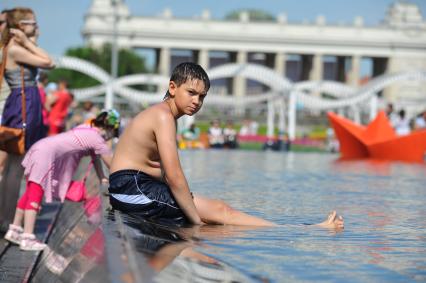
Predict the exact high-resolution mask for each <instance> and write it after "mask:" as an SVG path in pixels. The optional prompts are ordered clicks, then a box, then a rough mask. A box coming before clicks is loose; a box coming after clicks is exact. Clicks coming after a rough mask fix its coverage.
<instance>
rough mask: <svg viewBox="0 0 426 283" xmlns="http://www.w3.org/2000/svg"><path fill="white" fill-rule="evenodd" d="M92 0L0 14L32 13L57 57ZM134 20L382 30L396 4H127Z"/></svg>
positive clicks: (72, 42)
mask: <svg viewBox="0 0 426 283" xmlns="http://www.w3.org/2000/svg"><path fill="white" fill-rule="evenodd" d="M91 2H92V1H91V0H2V1H0V9H1V10H3V9H7V8H12V7H17V6H25V7H30V8H32V9H33V10H34V11H35V13H36V17H37V21H38V23H39V26H40V31H41V35H40V38H39V45H40V46H41V47H42V48H43V49H45V50H47V51H48V52H49V53H50V54H52V55H63V54H64V52H65V51H66V49H67V48H70V47H76V46H82V45H83V44H84V42H83V38H82V36H81V29H82V27H83V24H84V15H85V14H86V12H87V11H88V9H89V7H90V5H91ZM124 2H125V3H126V5H127V6H128V7H129V9H130V13H131V14H132V15H137V16H157V15H159V14H161V13H162V12H163V11H164V9H166V8H169V9H171V11H172V13H173V15H174V16H175V17H184V18H191V17H194V16H197V15H200V14H201V13H202V11H203V10H206V9H208V10H210V14H211V16H212V18H214V19H222V18H224V16H225V15H226V14H228V13H229V12H231V11H234V10H237V9H243V8H244V9H245V8H248V9H261V10H264V11H266V12H269V13H270V14H272V15H275V16H276V15H278V14H280V13H286V14H287V18H288V21H289V22H290V23H291V22H293V23H297V22H299V23H301V22H304V21H309V22H314V21H315V19H316V17H317V16H318V15H323V16H325V17H326V21H327V23H330V24H340V23H345V24H351V23H352V22H353V19H354V18H355V17H356V16H362V17H363V18H364V24H365V25H369V26H370V25H373V26H374V25H377V24H379V23H380V22H381V21H382V20H383V19H384V17H385V14H386V11H387V9H388V7H389V6H390V5H391V4H392V3H393V2H395V0H355V1H354V0H298V1H295V0H198V1H192V0H180V1H176V0H124ZM408 2H410V3H414V4H416V5H418V6H419V7H420V10H421V11H422V14H423V18H425V13H426V0H410V1H408Z"/></svg>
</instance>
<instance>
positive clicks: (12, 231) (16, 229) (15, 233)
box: [4, 224, 24, 245]
mask: <svg viewBox="0 0 426 283" xmlns="http://www.w3.org/2000/svg"><path fill="white" fill-rule="evenodd" d="M23 232H24V229H22V227H20V226H16V225H13V224H9V230H7V232H6V235H5V236H4V239H5V240H7V241H9V242H11V243H13V244H16V245H20V244H21V240H22V233H23Z"/></svg>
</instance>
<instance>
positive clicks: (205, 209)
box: [194, 195, 277, 226]
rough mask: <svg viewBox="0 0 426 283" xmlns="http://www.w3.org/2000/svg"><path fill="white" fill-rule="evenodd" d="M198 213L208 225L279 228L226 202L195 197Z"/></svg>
mask: <svg viewBox="0 0 426 283" xmlns="http://www.w3.org/2000/svg"><path fill="white" fill-rule="evenodd" d="M194 203H195V207H196V208H197V212H198V214H199V215H200V218H201V220H202V221H203V222H205V223H207V224H223V225H226V224H228V225H251V226H277V224H275V223H273V222H270V221H267V220H264V219H261V218H258V217H255V216H251V215H248V214H246V213H244V212H241V211H238V210H235V209H233V208H232V207H230V206H229V205H228V204H226V203H225V202H224V201H221V200H215V199H209V198H206V197H202V196H199V195H194Z"/></svg>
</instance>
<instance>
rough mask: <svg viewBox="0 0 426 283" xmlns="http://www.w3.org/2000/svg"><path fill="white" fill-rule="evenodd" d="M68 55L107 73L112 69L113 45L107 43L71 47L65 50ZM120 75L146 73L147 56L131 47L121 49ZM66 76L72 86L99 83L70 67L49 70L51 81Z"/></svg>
mask: <svg viewBox="0 0 426 283" xmlns="http://www.w3.org/2000/svg"><path fill="white" fill-rule="evenodd" d="M65 55H66V56H71V57H77V58H80V59H83V60H87V61H89V62H92V63H94V64H96V65H98V66H99V67H101V68H102V69H104V70H105V71H106V72H107V73H110V70H111V45H110V44H105V45H104V46H103V47H101V48H99V49H95V48H92V47H76V48H70V49H68V50H67V51H66V52H65ZM118 56H119V57H118V58H119V64H118V76H119V77H120V76H124V75H129V74H137V73H146V72H147V69H146V65H145V58H143V57H140V56H139V55H138V54H137V53H136V52H134V51H133V50H130V49H120V50H119V55H118ZM61 78H64V79H66V80H67V81H68V82H69V86H70V88H85V87H91V86H95V85H98V84H99V81H97V80H96V79H94V78H92V77H90V76H87V75H85V74H82V73H80V72H76V71H73V70H69V69H62V68H58V69H54V70H52V71H50V72H49V80H50V81H58V80H59V79H61Z"/></svg>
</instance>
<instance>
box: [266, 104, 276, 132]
mask: <svg viewBox="0 0 426 283" xmlns="http://www.w3.org/2000/svg"><path fill="white" fill-rule="evenodd" d="M274 104H275V101H274V100H272V99H269V100H268V117H267V123H266V124H267V130H266V135H267V137H268V139H270V140H272V139H273V138H274V136H275V135H274V124H275V123H274V122H275V121H274V120H275V105H274Z"/></svg>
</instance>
